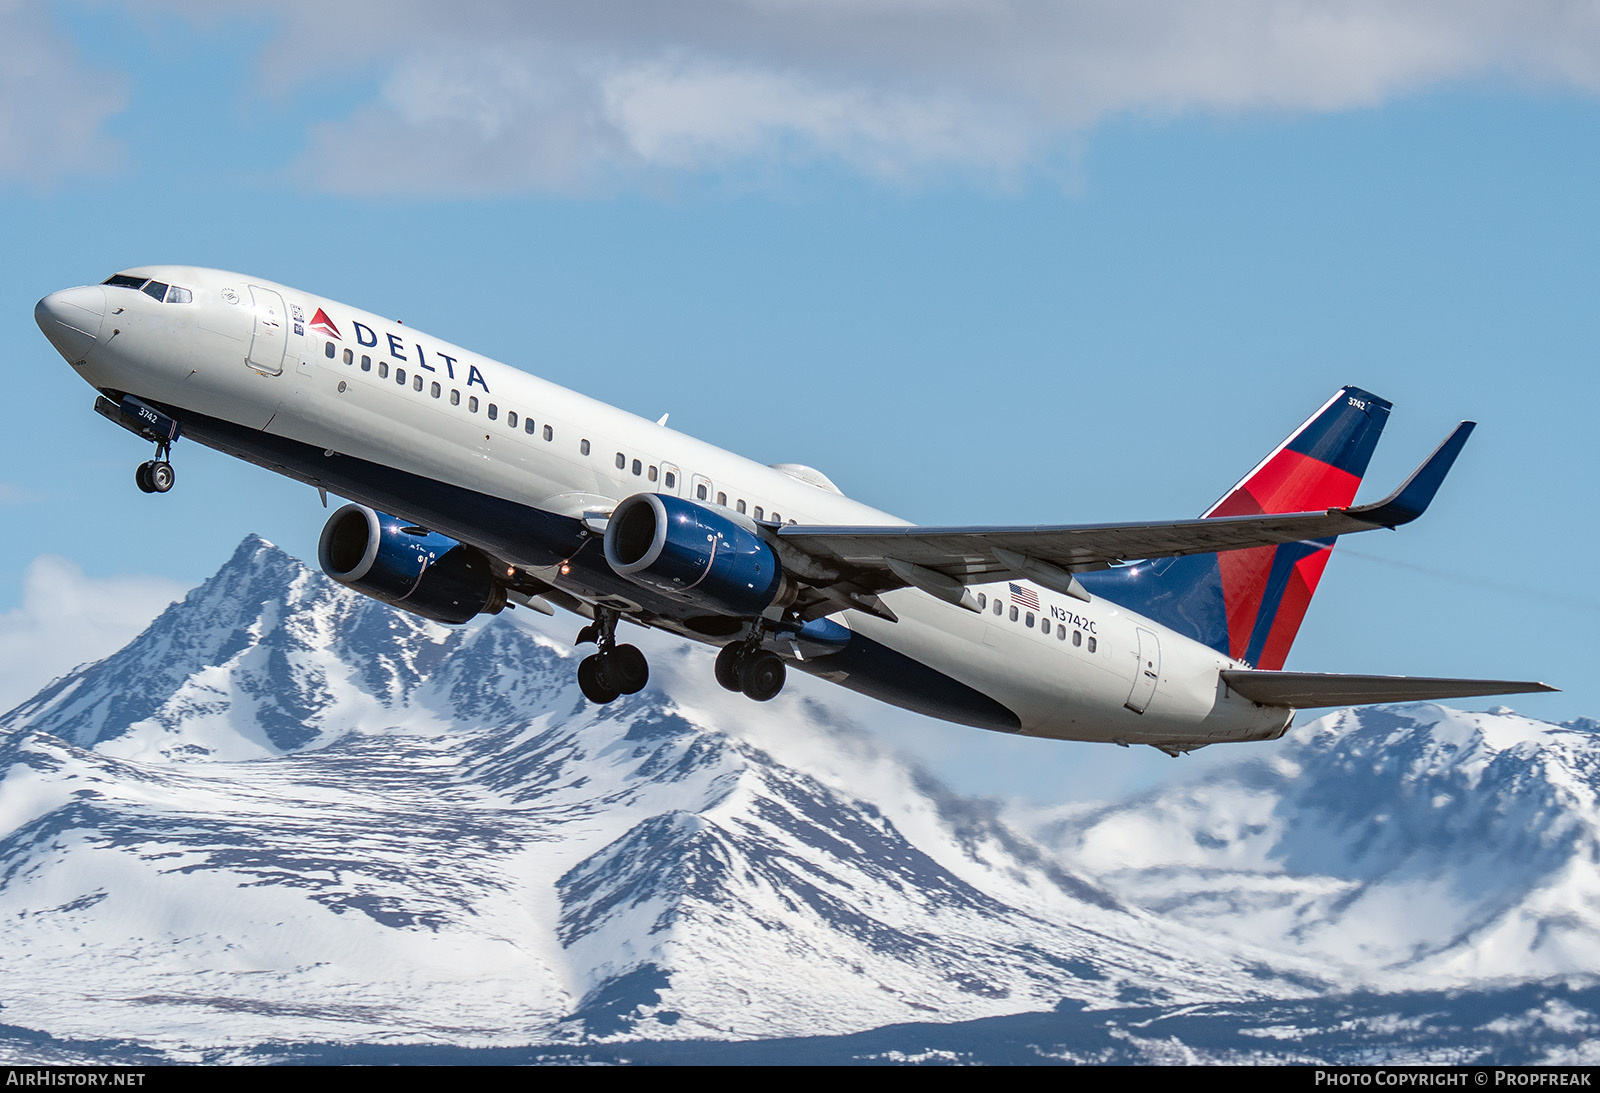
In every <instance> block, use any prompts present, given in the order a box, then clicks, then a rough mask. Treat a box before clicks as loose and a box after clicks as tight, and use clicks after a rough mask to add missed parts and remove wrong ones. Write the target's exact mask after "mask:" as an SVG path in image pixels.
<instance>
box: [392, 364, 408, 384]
mask: <svg viewBox="0 0 1600 1093" xmlns="http://www.w3.org/2000/svg"><path fill="white" fill-rule="evenodd" d="M394 381H395V382H396V383H398V384H399V385H400V386H401V387H404V386H405V385H406V370H405V369H404V368H396V369H395V370H394Z"/></svg>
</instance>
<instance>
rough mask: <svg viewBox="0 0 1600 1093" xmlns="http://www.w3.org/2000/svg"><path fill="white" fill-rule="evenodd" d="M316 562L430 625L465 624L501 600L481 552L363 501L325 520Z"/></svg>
mask: <svg viewBox="0 0 1600 1093" xmlns="http://www.w3.org/2000/svg"><path fill="white" fill-rule="evenodd" d="M317 561H319V562H321V563H322V571H323V572H324V573H326V574H327V575H328V576H330V577H332V578H333V579H334V580H336V581H338V582H339V583H340V584H342V585H347V586H349V587H350V588H353V589H355V590H356V591H357V592H363V593H365V594H367V595H368V596H371V597H372V598H373V599H375V600H382V601H383V602H384V603H387V604H390V605H392V606H394V607H401V608H404V609H405V610H407V611H411V612H414V613H415V614H418V615H421V616H423V617H424V618H429V619H433V620H435V621H436V622H448V623H461V622H466V621H467V620H468V619H470V618H472V617H473V616H474V615H483V614H489V615H493V614H497V613H499V611H500V609H501V608H503V607H505V605H506V590H505V587H504V586H503V585H501V584H500V582H498V581H496V580H495V579H494V577H493V575H492V567H491V565H490V563H489V559H488V558H487V557H485V556H484V554H483V552H482V551H480V550H478V549H476V548H474V547H470V546H467V545H466V544H465V543H458V542H456V540H454V539H452V538H450V537H449V536H447V535H440V534H438V533H437V532H433V531H424V530H423V529H422V528H415V529H413V528H410V527H409V525H407V524H406V523H405V522H404V521H403V520H400V519H399V518H398V517H394V516H386V515H384V514H383V513H381V512H374V511H373V510H372V509H369V508H367V507H366V506H365V505H346V506H344V508H342V509H340V510H339V511H338V512H336V513H334V514H333V515H332V516H331V517H329V518H328V523H327V526H325V527H324V528H323V529H322V539H321V540H320V541H319V542H318V543H317Z"/></svg>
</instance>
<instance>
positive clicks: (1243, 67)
mask: <svg viewBox="0 0 1600 1093" xmlns="http://www.w3.org/2000/svg"><path fill="white" fill-rule="evenodd" d="M169 3H172V4H175V5H176V6H177V7H178V8H179V9H180V10H183V11H191V12H192V11H198V10H199V9H198V8H197V7H196V5H195V3H194V0H169ZM206 10H214V5H207V9H206ZM239 10H245V9H244V8H243V6H242V5H239ZM251 10H254V9H251ZM276 10H277V11H278V13H279V18H280V27H279V32H278V37H277V38H276V39H275V41H274V43H273V44H272V46H271V47H269V49H268V50H267V51H266V53H265V54H264V56H263V60H262V63H261V67H262V72H261V73H260V82H261V83H263V84H264V85H266V86H274V87H280V88H281V87H286V86H293V85H295V84H303V83H306V82H308V81H310V80H313V79H316V78H320V77H321V76H324V75H330V74H334V72H335V70H337V73H338V74H339V75H348V74H349V73H351V72H353V71H360V70H369V71H370V70H375V71H377V72H378V73H379V74H380V79H379V91H378V93H377V95H376V97H375V98H373V99H370V100H369V101H367V102H366V103H364V104H362V105H360V106H358V107H357V108H356V109H354V110H353V111H352V112H350V113H349V114H348V115H346V116H345V117H343V118H340V119H338V120H334V121H330V122H325V123H323V124H321V125H319V126H317V127H316V128H315V130H314V132H313V139H312V141H311V145H310V149H309V153H308V155H307V156H306V158H305V160H304V161H303V163H302V165H301V166H302V169H303V174H304V176H305V177H307V178H309V179H310V180H312V182H313V183H314V184H315V185H318V186H321V187H325V188H328V189H333V190H338V191H345V192H354V193H431V194H457V193H465V194H475V193H496V192H513V191H519V190H526V189H557V190H571V189H582V188H585V187H589V186H592V185H594V184H596V183H597V182H603V181H606V180H610V179H614V178H616V177H618V176H622V177H627V176H630V175H633V174H638V173H641V172H642V173H649V172H653V171H664V172H685V171H701V170H708V169H722V168H727V167H730V166H734V167H736V166H741V165H746V164H763V163H770V162H774V161H776V162H780V163H781V162H789V161H794V160H797V159H799V160H803V159H821V160H824V161H832V162H835V163H840V164H844V165H846V166H847V167H849V168H851V169H854V170H857V171H861V172H864V173H867V174H870V175H874V176H879V177H888V178H900V177H922V176H926V175H927V174H928V173H929V172H939V171H951V170H954V171H960V172H977V173H979V174H983V175H996V174H998V175H1000V176H1007V175H1014V174H1016V173H1018V172H1020V171H1024V170H1027V169H1029V168H1030V167H1033V166H1035V165H1038V164H1040V163H1042V162H1044V161H1045V160H1047V159H1048V158H1049V157H1050V156H1051V155H1052V154H1053V153H1054V152H1055V151H1057V150H1058V149H1059V148H1060V146H1061V145H1062V143H1063V141H1064V140H1069V139H1070V138H1071V136H1072V135H1073V134H1076V133H1081V132H1082V131H1084V130H1085V129H1087V128H1089V127H1092V126H1093V125H1094V124H1095V123H1096V122H1098V121H1100V120H1102V119H1104V118H1106V117H1108V116H1112V115H1117V114H1124V113H1129V112H1154V113H1157V114H1181V113H1186V112H1195V111H1208V112H1224V113H1226V112H1237V111H1246V110H1278V111H1328V110H1344V109H1351V108H1358V107H1363V106H1369V105H1372V104H1375V103H1378V102H1382V101H1384V100H1386V99H1388V98H1391V97H1393V96H1396V95H1399V94H1404V93H1407V92H1410V91H1414V90H1416V89H1419V88H1422V87H1425V86H1430V85H1435V84H1438V83H1440V82H1445V81H1463V80H1479V79H1485V78H1489V79H1512V80H1517V81H1527V82H1532V83H1537V84H1543V85H1548V86H1555V87H1565V88H1576V89H1579V90H1581V91H1583V92H1586V93H1592V92H1594V91H1596V90H1600V5H1595V4H1592V3H1575V2H1571V0H1411V2H1409V3H1396V2H1394V0H1209V2H1197V0H803V2H802V0H677V2H674V3H672V4H662V3H660V2H659V0H581V2H580V0H546V2H543V3H538V4H523V3H508V2H492V0H480V2H464V3H458V4H453V5H447V6H441V5H437V4H430V3H422V2H421V0H409V2H402V3H393V2H385V3H383V4H376V3H374V2H373V0H364V2H362V0H353V2H348V3H344V4H339V5H331V6H330V5H326V4H322V3H311V2H310V0H292V2H287V3H285V4H281V5H279V7H278V8H277V9H276ZM335 45H336V46H337V49H335V48H334V47H335Z"/></svg>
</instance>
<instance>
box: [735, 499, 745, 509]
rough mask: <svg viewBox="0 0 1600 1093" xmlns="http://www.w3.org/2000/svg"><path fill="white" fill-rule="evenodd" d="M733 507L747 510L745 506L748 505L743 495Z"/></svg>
mask: <svg viewBox="0 0 1600 1093" xmlns="http://www.w3.org/2000/svg"><path fill="white" fill-rule="evenodd" d="M733 507H734V508H736V509H738V510H739V511H740V512H743V511H744V510H745V507H746V506H745V503H744V498H743V497H741V498H739V500H738V502H737V503H736V504H735V505H734V506H733Z"/></svg>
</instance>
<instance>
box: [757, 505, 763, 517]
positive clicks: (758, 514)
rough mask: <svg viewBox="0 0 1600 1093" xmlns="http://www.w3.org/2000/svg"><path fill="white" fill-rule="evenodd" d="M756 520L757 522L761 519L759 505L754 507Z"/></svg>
mask: <svg viewBox="0 0 1600 1093" xmlns="http://www.w3.org/2000/svg"><path fill="white" fill-rule="evenodd" d="M756 519H757V520H760V519H762V515H761V506H760V505H757V506H756Z"/></svg>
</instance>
